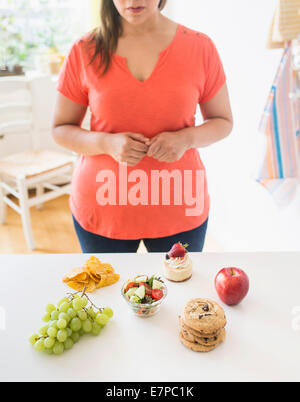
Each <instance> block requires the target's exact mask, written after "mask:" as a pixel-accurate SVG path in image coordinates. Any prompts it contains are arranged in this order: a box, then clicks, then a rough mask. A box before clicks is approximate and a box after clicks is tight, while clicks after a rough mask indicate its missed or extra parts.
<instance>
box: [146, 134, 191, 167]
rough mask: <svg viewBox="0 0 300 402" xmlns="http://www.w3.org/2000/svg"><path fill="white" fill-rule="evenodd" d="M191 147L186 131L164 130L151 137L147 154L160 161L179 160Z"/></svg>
mask: <svg viewBox="0 0 300 402" xmlns="http://www.w3.org/2000/svg"><path fill="white" fill-rule="evenodd" d="M189 148H190V140H189V137H188V136H187V135H185V134H184V132H182V133H181V132H180V131H177V132H168V131H165V132H162V133H160V134H157V135H156V136H155V137H153V138H152V139H151V142H150V146H149V150H148V153H147V156H151V157H152V158H155V159H158V160H159V161H160V162H175V161H178V160H179V159H180V158H181V157H182V156H183V154H184V153H185V151H187V150H188V149H189Z"/></svg>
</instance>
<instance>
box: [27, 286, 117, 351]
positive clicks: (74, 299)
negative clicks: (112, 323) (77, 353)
mask: <svg viewBox="0 0 300 402" xmlns="http://www.w3.org/2000/svg"><path fill="white" fill-rule="evenodd" d="M79 293H81V294H79ZM112 316H113V311H112V309H111V308H110V307H105V308H103V307H102V308H99V307H96V306H95V305H94V304H93V303H92V302H91V300H90V299H89V298H88V296H87V295H86V293H85V290H83V292H76V293H68V294H67V296H66V297H64V298H63V299H61V300H60V301H59V302H58V304H57V306H55V305H53V304H48V305H47V306H46V311H45V314H44V316H43V317H42V320H43V321H44V322H45V323H46V325H44V326H43V327H42V328H41V329H40V330H39V333H38V334H33V335H32V336H31V337H30V338H29V342H30V343H31V345H33V347H34V349H35V350H37V351H38V352H45V353H47V354H50V355H52V354H54V355H61V354H62V353H63V352H64V351H66V350H69V349H72V347H73V345H74V344H75V343H77V342H78V341H79V340H80V338H81V337H82V336H83V335H85V334H91V335H94V336H98V335H100V332H101V330H102V328H104V327H105V325H106V324H107V323H108V321H109V320H110V318H112Z"/></svg>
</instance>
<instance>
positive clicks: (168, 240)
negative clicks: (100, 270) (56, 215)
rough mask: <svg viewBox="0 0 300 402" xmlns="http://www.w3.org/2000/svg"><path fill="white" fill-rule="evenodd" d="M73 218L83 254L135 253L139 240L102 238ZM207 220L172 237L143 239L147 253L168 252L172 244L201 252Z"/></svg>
mask: <svg viewBox="0 0 300 402" xmlns="http://www.w3.org/2000/svg"><path fill="white" fill-rule="evenodd" d="M72 217H73V223H74V227H75V230H76V234H77V237H78V240H79V243H80V246H81V249H82V252H83V253H136V251H137V249H138V247H139V244H140V240H142V239H139V240H118V239H110V238H108V237H103V236H100V235H98V234H95V233H91V232H88V231H86V230H85V229H83V228H82V227H81V226H80V225H79V223H78V222H77V221H76V219H75V218H74V216H73V215H72ZM207 223H208V219H207V220H206V221H205V222H204V223H203V224H202V225H200V226H199V227H197V228H195V229H192V230H188V231H187V232H181V233H178V234H175V235H172V236H167V237H157V238H154V239H143V241H144V244H145V246H146V248H147V250H148V251H149V252H163V253H166V252H168V251H169V250H170V249H171V247H172V246H173V244H174V243H177V242H178V241H180V242H181V243H182V244H185V243H188V245H189V246H188V248H187V250H188V251H191V252H192V251H202V249H203V245H204V240H205V235H206V230H207Z"/></svg>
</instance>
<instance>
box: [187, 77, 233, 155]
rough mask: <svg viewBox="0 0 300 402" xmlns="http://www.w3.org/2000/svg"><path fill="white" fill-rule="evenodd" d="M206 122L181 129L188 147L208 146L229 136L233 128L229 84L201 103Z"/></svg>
mask: <svg viewBox="0 0 300 402" xmlns="http://www.w3.org/2000/svg"><path fill="white" fill-rule="evenodd" d="M200 109H201V112H202V116H203V119H204V123H203V124H201V125H200V126H198V127H187V128H184V129H183V130H181V133H183V134H185V136H186V140H187V144H188V149H189V148H202V147H207V146H208V145H211V144H213V143H215V142H217V141H220V140H222V139H223V138H225V137H227V136H228V135H229V134H230V133H231V131H232V128H233V117H232V112H231V107H230V101H229V95H228V89H227V85H226V84H224V85H223V87H222V88H221V89H220V90H219V91H218V93H217V94H216V95H215V96H214V97H213V98H212V99H211V100H210V101H208V102H206V103H203V104H201V105H200Z"/></svg>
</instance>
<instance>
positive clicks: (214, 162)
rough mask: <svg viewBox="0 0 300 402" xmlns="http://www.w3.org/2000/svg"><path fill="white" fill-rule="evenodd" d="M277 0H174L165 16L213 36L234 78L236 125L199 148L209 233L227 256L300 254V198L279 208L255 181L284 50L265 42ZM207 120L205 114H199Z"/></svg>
mask: <svg viewBox="0 0 300 402" xmlns="http://www.w3.org/2000/svg"><path fill="white" fill-rule="evenodd" d="M276 3H277V1H276V0H263V1H262V0H226V1H224V0H209V1H207V0H188V1H182V0H169V4H168V6H167V7H166V9H165V11H164V14H165V15H166V16H168V17H169V18H172V19H173V20H174V21H176V22H179V23H181V24H183V25H186V26H188V27H190V28H193V29H197V30H199V31H202V32H204V33H206V34H207V35H209V36H210V37H211V38H212V39H213V40H214V42H215V44H216V46H217V48H218V50H219V53H220V55H221V58H222V61H223V64H224V67H225V71H226V74H227V80H228V81H227V84H228V87H229V91H230V99H231V105H232V109H233V113H234V121H235V126H234V130H233V133H232V134H231V136H230V137H228V138H227V139H226V140H224V141H221V142H219V143H217V144H214V145H212V146H210V147H209V148H205V149H202V150H200V154H201V156H202V159H203V161H204V163H205V165H206V168H207V174H208V180H209V190H210V194H211V199H212V207H211V215H210V223H209V231H210V234H211V235H212V236H214V238H215V239H216V240H217V241H218V242H219V243H220V244H221V245H222V246H223V247H224V249H225V250H228V251H259V250H270V251H271V250H299V249H300V196H299V192H298V196H297V199H295V200H294V201H293V203H292V204H291V205H290V206H289V207H287V208H285V209H279V208H278V207H277V206H276V205H275V203H274V201H273V199H272V198H271V197H270V195H269V194H268V193H267V192H266V190H265V189H263V188H262V187H261V186H260V185H259V184H257V183H256V182H255V180H254V176H255V171H256V169H258V167H259V165H258V157H259V154H260V152H261V148H260V146H259V145H260V138H261V134H260V133H258V123H259V120H260V117H261V114H262V111H263V109H264V106H265V103H266V99H267V95H268V92H269V90H270V87H271V85H272V81H273V78H274V75H275V73H276V70H277V67H278V64H279V60H280V57H281V54H282V50H277V49H276V50H269V49H267V48H266V41H267V35H268V30H269V26H270V22H271V19H272V15H273V11H274V9H275V6H276ZM197 118H198V120H197V122H198V124H200V123H201V119H200V113H199V111H198V116H197Z"/></svg>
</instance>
